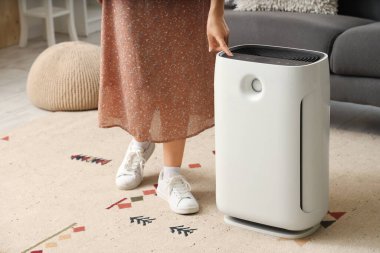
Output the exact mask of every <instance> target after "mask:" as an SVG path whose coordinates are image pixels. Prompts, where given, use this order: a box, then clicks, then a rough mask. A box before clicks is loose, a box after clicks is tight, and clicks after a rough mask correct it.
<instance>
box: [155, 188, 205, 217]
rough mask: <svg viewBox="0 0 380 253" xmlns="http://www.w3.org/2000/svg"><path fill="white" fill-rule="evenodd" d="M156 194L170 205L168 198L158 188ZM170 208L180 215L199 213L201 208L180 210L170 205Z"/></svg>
mask: <svg viewBox="0 0 380 253" xmlns="http://www.w3.org/2000/svg"><path fill="white" fill-rule="evenodd" d="M156 193H157V196H158V197H160V198H162V199H163V200H165V201H166V202H168V203H169V201H168V198H167V197H166V196H165V195H164V194H162V193H161V192H160V191H159V190H158V188H157V189H156ZM169 206H170V209H171V210H173V211H174V212H175V213H178V214H191V213H197V212H198V211H199V208H196V207H195V208H189V209H180V208H175V207H172V206H171V205H170V203H169Z"/></svg>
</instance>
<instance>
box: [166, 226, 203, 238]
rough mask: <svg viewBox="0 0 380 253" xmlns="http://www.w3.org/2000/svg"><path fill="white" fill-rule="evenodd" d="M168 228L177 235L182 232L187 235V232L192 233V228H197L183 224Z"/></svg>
mask: <svg viewBox="0 0 380 253" xmlns="http://www.w3.org/2000/svg"><path fill="white" fill-rule="evenodd" d="M169 228H170V232H172V233H174V232H175V231H177V232H178V234H179V235H180V234H182V232H183V234H184V235H185V236H188V235H189V233H190V234H192V233H193V231H194V230H197V229H196V228H190V227H185V226H184V225H181V226H175V227H169Z"/></svg>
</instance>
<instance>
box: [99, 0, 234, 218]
mask: <svg viewBox="0 0 380 253" xmlns="http://www.w3.org/2000/svg"><path fill="white" fill-rule="evenodd" d="M98 1H99V3H100V4H102V30H101V48H102V58H101V73H100V74H101V76H100V87H99V107H98V116H99V127H102V128H107V127H114V126H118V127H121V128H122V129H124V130H125V131H127V132H128V133H129V134H131V135H132V136H133V138H132V141H131V142H130V143H129V146H128V148H127V151H126V153H125V156H124V159H123V161H122V163H121V165H120V167H119V168H118V171H117V174H116V180H115V181H116V185H117V186H118V188H119V189H123V190H129V189H134V188H136V187H137V186H138V185H140V183H141V181H142V180H143V172H144V165H145V162H146V161H147V160H148V159H149V157H150V156H151V155H152V153H153V151H154V149H155V143H163V151H164V157H163V158H164V163H163V169H162V170H161V172H160V173H159V177H158V187H157V195H158V196H160V197H162V198H163V199H165V200H166V201H168V202H169V206H170V208H171V209H172V210H173V211H174V212H176V213H180V214H188V213H195V212H198V210H199V205H198V202H197V200H196V199H195V198H194V196H193V195H192V193H191V187H190V184H189V183H188V182H187V181H186V179H185V178H184V177H183V176H182V175H181V173H180V167H181V164H182V158H183V152H184V147H185V142H186V138H189V137H192V136H195V135H197V134H199V133H200V132H202V131H204V130H206V129H208V128H211V127H213V126H214V101H213V95H214V89H213V88H214V83H213V77H214V76H213V75H214V63H215V54H216V52H218V51H221V50H223V51H224V52H226V53H227V55H230V56H232V53H231V52H230V50H229V49H228V46H227V43H228V35H229V30H228V27H227V25H226V23H225V20H224V0H98Z"/></svg>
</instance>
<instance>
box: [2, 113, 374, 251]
mask: <svg viewBox="0 0 380 253" xmlns="http://www.w3.org/2000/svg"><path fill="white" fill-rule="evenodd" d="M130 140H131V136H130V135H129V134H128V133H126V132H124V131H123V130H121V129H120V128H117V127H115V128H109V129H102V128H98V125H97V111H87V112H56V113H54V114H51V115H49V116H47V117H45V118H41V119H37V120H35V121H33V122H31V123H28V124H27V125H25V126H23V127H19V128H17V129H15V130H14V131H12V132H9V133H1V134H0V173H1V174H0V175H1V177H0V194H1V208H0V228H1V229H0V252H2V253H3V252H7V253H8V252H12V253H13V252H34V253H36V252H44V253H45V252H291V253H296V252H342V253H343V252H344V253H349V252H355V253H356V252H380V213H379V211H380V137H379V136H378V135H371V134H366V133H360V132H351V131H345V130H338V129H334V128H332V129H331V146H330V148H331V149H330V150H331V151H330V154H331V156H330V157H331V158H330V179H331V180H330V208H329V210H330V214H327V215H326V217H325V218H324V221H323V222H322V226H321V228H320V229H319V230H318V231H317V232H316V233H315V234H313V235H312V236H310V237H307V238H304V239H299V240H286V239H280V238H276V237H272V236H268V235H263V234H260V233H257V232H253V231H248V230H244V229H241V228H237V227H231V226H229V225H227V224H225V223H224V222H223V215H222V214H221V213H220V212H218V211H217V209H216V206H215V196H214V194H215V191H214V188H215V180H214V161H215V160H214V154H213V150H214V128H211V129H208V130H206V131H204V132H202V133H201V134H199V135H197V136H195V137H192V138H189V139H188V141H187V143H186V147H185V156H184V160H183V165H182V168H183V173H184V174H185V176H186V177H187V179H188V180H189V181H190V182H191V184H192V188H193V194H194V196H195V197H196V198H197V199H198V200H199V203H200V206H201V210H200V212H199V213H198V214H195V215H188V216H183V215H178V214H174V213H172V211H170V209H169V207H168V205H167V203H166V202H164V201H163V200H161V199H160V198H159V197H157V196H155V195H154V189H155V186H154V184H155V183H156V180H157V174H158V172H159V170H160V169H161V164H162V144H158V145H157V146H156V150H155V152H154V154H153V155H152V157H151V158H150V159H149V160H148V162H147V164H146V170H145V173H146V177H145V179H144V182H143V184H142V185H141V186H140V187H139V188H138V189H136V190H133V191H121V190H118V189H117V188H116V187H115V185H114V175H115V172H116V169H117V167H118V166H119V164H120V163H121V160H122V158H123V155H124V152H125V150H126V147H127V145H128V143H129V141H130ZM86 161H87V162H86ZM131 217H132V218H133V217H135V219H134V221H133V222H131ZM144 223H145V225H144ZM171 228H172V229H171ZM179 232H181V233H179Z"/></svg>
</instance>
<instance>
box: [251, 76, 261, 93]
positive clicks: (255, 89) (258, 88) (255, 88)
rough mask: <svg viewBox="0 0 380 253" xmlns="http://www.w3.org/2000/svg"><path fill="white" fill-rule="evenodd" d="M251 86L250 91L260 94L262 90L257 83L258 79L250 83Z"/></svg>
mask: <svg viewBox="0 0 380 253" xmlns="http://www.w3.org/2000/svg"><path fill="white" fill-rule="evenodd" d="M251 85H252V89H253V90H254V91H256V92H261V90H262V86H261V82H260V81H259V79H254V80H253V81H252V83H251Z"/></svg>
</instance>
